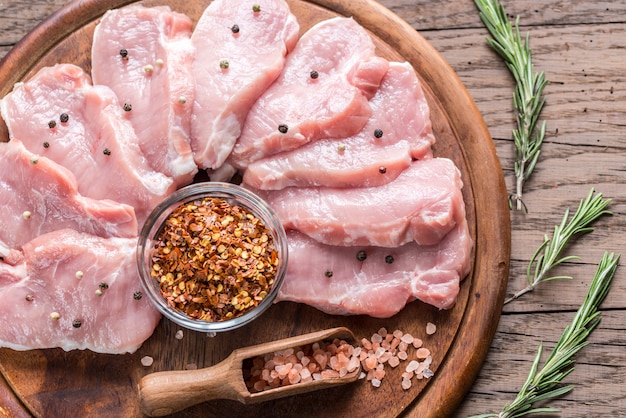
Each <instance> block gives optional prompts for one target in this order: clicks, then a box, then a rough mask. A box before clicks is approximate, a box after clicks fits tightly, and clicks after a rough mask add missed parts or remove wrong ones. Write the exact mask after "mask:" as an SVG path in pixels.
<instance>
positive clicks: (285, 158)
mask: <svg viewBox="0 0 626 418" xmlns="http://www.w3.org/2000/svg"><path fill="white" fill-rule="evenodd" d="M369 104H370V107H371V109H372V116H371V117H370V119H369V120H368V121H367V124H366V125H365V126H364V127H363V129H361V131H359V133H357V134H356V135H353V136H349V137H346V138H331V139H320V140H318V141H313V142H311V143H309V144H306V145H303V146H301V147H299V148H296V149H295V150H292V151H286V152H281V153H278V154H275V155H272V156H270V157H267V158H264V159H262V160H258V161H255V162H253V163H251V164H250V165H249V166H248V167H247V169H246V170H245V174H244V177H243V182H244V184H245V185H247V186H250V187H253V188H256V189H266V190H277V189H283V188H285V187H310V186H327V187H372V186H380V185H383V184H387V183H389V182H390V181H392V180H394V179H395V178H396V177H397V176H398V175H400V173H401V172H402V171H404V170H405V169H406V168H408V167H409V165H410V164H411V161H413V160H417V159H419V160H421V159H426V158H431V157H432V150H431V145H432V144H433V143H434V142H435V136H434V135H433V131H432V126H431V122H430V114H429V113H430V112H429V108H428V104H427V103H426V99H425V97H424V91H423V90H422V87H421V85H420V82H419V80H418V78H417V76H416V74H415V70H413V67H411V65H410V64H409V63H406V62H405V63H397V62H391V63H389V70H388V71H387V73H386V74H385V77H384V78H383V81H382V83H381V85H380V88H379V89H378V90H377V91H376V94H375V95H374V97H373V98H372V99H371V100H370V101H369ZM381 167H384V168H385V173H384V174H382V175H381V173H380V168H381Z"/></svg>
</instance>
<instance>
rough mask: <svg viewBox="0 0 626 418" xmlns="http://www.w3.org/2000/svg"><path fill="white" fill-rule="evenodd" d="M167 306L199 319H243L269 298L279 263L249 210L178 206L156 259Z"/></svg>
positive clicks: (218, 203)
mask: <svg viewBox="0 0 626 418" xmlns="http://www.w3.org/2000/svg"><path fill="white" fill-rule="evenodd" d="M151 263H152V264H151V275H152V277H154V278H155V280H157V281H158V283H159V286H160V290H161V294H162V295H163V297H164V298H165V300H166V301H167V304H168V305H169V306H171V307H172V308H174V309H175V310H177V311H179V312H182V313H184V314H186V315H187V316H189V317H190V318H194V319H201V320H205V321H208V322H219V321H224V320H228V319H232V318H236V317H238V316H241V315H243V314H244V313H246V312H247V311H249V310H252V309H254V308H255V307H256V306H258V305H259V304H260V303H261V301H262V300H263V299H264V298H265V297H266V296H267V294H268V293H269V291H270V289H271V287H272V284H273V283H274V277H275V275H276V271H277V267H278V264H279V259H278V251H277V249H276V248H275V245H274V241H273V238H272V235H271V232H270V230H269V229H268V227H267V226H266V225H265V224H264V223H263V221H262V220H261V219H260V218H258V217H256V216H255V215H254V214H253V213H251V212H250V211H249V210H248V209H246V208H244V207H242V206H239V205H233V204H230V203H229V202H227V201H226V200H224V199H221V198H216V197H206V198H202V199H197V200H194V201H191V202H188V203H185V204H182V205H180V206H178V207H177V208H176V209H175V210H174V211H173V212H172V213H171V214H170V216H169V217H168V218H167V219H166V221H165V223H164V226H163V229H162V230H161V231H160V233H159V234H158V236H157V238H156V241H155V244H154V246H153V251H152V255H151Z"/></svg>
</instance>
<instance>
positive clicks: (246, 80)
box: [191, 0, 300, 169]
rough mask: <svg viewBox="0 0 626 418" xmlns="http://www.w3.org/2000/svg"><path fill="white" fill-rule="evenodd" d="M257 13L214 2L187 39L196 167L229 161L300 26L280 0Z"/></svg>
mask: <svg viewBox="0 0 626 418" xmlns="http://www.w3.org/2000/svg"><path fill="white" fill-rule="evenodd" d="M258 8H259V10H255V8H254V7H253V3H251V2H250V1H247V0H215V1H213V2H212V3H211V4H210V5H209V7H207V9H206V10H205V11H204V13H203V15H202V16H201V17H200V19H199V20H198V23H197V24H196V27H195V29H194V32H193V35H192V37H191V38H192V41H193V45H194V47H195V49H196V58H195V60H194V63H193V68H192V71H193V76H194V78H195V80H194V81H195V88H196V93H195V99H194V103H193V115H192V125H191V134H192V137H191V146H192V149H193V152H194V155H195V160H196V163H197V164H198V166H199V167H201V168H209V169H217V168H219V167H220V166H221V165H222V164H223V163H224V161H225V160H226V159H227V158H228V156H229V154H230V152H231V150H232V148H233V146H234V145H235V141H236V140H237V138H238V137H239V135H240V133H241V129H242V125H243V123H244V120H245V118H246V115H247V114H248V111H249V110H250V107H251V106H252V105H253V104H254V102H255V101H256V100H257V98H258V97H259V96H260V95H261V94H262V93H263V92H264V91H265V90H266V89H267V88H268V86H269V85H270V84H271V83H272V82H273V81H274V80H275V79H276V78H277V77H278V76H279V74H280V73H281V71H282V69H283V66H284V62H285V55H286V54H287V53H288V52H289V51H291V50H292V49H293V47H294V45H295V43H296V41H297V39H298V35H299V30H300V27H299V24H298V21H297V19H296V17H295V16H294V15H293V14H292V13H291V12H290V10H289V6H288V5H287V3H285V2H284V1H283V0H267V1H264V2H263V4H262V5H261V6H258Z"/></svg>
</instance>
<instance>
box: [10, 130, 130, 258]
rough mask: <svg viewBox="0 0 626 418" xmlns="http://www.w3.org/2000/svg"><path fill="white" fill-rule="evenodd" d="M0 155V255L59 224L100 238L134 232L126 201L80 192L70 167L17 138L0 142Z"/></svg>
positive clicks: (128, 234)
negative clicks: (101, 198)
mask: <svg viewBox="0 0 626 418" xmlns="http://www.w3.org/2000/svg"><path fill="white" fill-rule="evenodd" d="M0 160H1V161H2V164H1V165H0V211H1V213H2V216H0V256H3V253H7V254H8V251H9V250H10V249H20V248H21V247H22V245H24V244H26V243H28V242H29V241H30V240H32V239H34V238H36V237H38V236H39V235H41V234H44V233H46V232H51V231H55V230H58V229H64V228H71V229H74V230H76V231H80V232H86V233H90V234H93V235H97V236H101V237H114V236H117V237H128V238H130V237H135V236H137V218H136V217H135V211H134V209H133V208H132V207H131V206H128V205H125V204H121V203H117V202H114V201H112V200H95V199H90V198H87V197H84V196H82V195H80V194H79V193H78V187H77V184H76V178H75V177H74V175H73V174H72V173H71V172H70V171H69V170H67V169H65V168H63V167H62V166H60V165H59V164H56V163H55V162H54V161H51V160H50V159H48V158H46V157H43V156H39V155H37V154H33V153H32V152H30V151H28V150H27V149H26V148H24V145H23V144H22V143H21V142H20V141H19V140H18V139H15V138H14V139H12V140H11V141H10V142H2V143H0ZM1 248H4V249H5V250H4V251H3V250H2V249H1ZM5 261H6V260H5Z"/></svg>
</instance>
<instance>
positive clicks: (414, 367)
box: [406, 360, 420, 372]
mask: <svg viewBox="0 0 626 418" xmlns="http://www.w3.org/2000/svg"><path fill="white" fill-rule="evenodd" d="M419 365H420V364H419V362H418V361H415V360H411V361H410V362H409V364H408V365H407V366H406V371H407V372H414V371H415V370H417V368H418V367H419Z"/></svg>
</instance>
